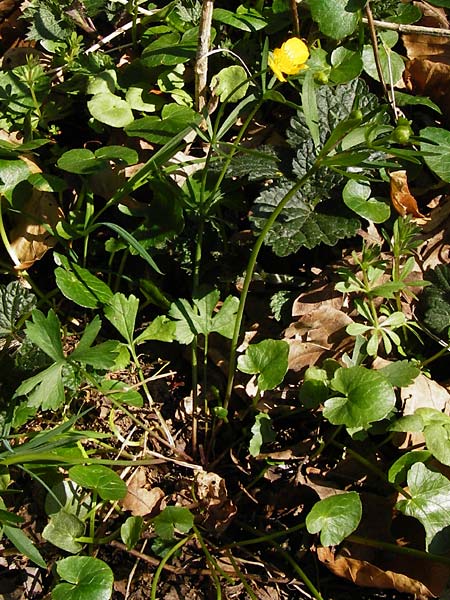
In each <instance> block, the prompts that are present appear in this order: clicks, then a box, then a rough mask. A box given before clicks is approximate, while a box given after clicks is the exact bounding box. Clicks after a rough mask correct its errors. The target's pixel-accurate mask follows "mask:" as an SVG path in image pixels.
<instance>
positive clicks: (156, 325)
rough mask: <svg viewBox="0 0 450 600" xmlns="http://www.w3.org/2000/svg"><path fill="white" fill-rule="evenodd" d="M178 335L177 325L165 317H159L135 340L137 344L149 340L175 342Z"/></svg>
mask: <svg viewBox="0 0 450 600" xmlns="http://www.w3.org/2000/svg"><path fill="white" fill-rule="evenodd" d="M175 334H176V325H175V323H174V322H173V321H172V320H171V319H168V318H167V317H166V316H165V315H159V316H158V317H156V319H154V320H153V321H152V322H151V323H150V325H148V326H147V327H146V328H145V329H144V331H143V332H142V333H141V334H139V335H138V337H137V338H136V339H135V344H143V343H144V342H147V341H149V340H158V341H159V342H173V340H174V339H175Z"/></svg>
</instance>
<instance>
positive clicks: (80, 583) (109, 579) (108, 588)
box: [52, 556, 114, 600]
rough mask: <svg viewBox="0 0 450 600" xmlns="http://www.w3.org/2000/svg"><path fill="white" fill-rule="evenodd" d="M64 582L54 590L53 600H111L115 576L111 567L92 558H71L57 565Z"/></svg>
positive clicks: (60, 561) (64, 559)
mask: <svg viewBox="0 0 450 600" xmlns="http://www.w3.org/2000/svg"><path fill="white" fill-rule="evenodd" d="M56 571H57V572H58V575H59V576H60V577H61V579H63V580H64V581H68V582H69V583H58V585H56V586H55V587H54V588H53V590H52V600H110V598H111V596H112V591H113V583H114V574H113V572H112V571H111V569H110V567H108V565H107V564H106V563H105V562H103V561H102V560H100V559H99V558H93V557H92V556H69V557H68V558H63V559H62V560H59V561H58V562H57V563H56Z"/></svg>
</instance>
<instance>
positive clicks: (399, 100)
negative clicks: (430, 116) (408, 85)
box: [395, 91, 442, 115]
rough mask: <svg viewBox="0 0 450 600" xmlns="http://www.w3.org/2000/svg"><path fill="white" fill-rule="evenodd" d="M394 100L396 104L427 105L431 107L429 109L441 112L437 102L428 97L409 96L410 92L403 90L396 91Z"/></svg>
mask: <svg viewBox="0 0 450 600" xmlns="http://www.w3.org/2000/svg"><path fill="white" fill-rule="evenodd" d="M395 102H396V104H397V106H414V105H417V104H419V105H422V106H428V108H431V110H434V111H436V112H437V113H439V114H440V115H441V114H442V110H441V109H440V108H439V106H438V105H437V104H435V103H434V102H433V101H432V100H430V98H424V97H423V96H411V95H410V94H404V93H403V92H397V91H396V92H395Z"/></svg>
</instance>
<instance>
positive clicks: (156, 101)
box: [125, 87, 167, 113]
mask: <svg viewBox="0 0 450 600" xmlns="http://www.w3.org/2000/svg"><path fill="white" fill-rule="evenodd" d="M125 97H126V100H127V102H128V104H129V105H130V107H131V108H132V109H134V110H140V111H141V112H149V113H153V112H156V111H157V110H160V109H161V108H162V107H163V105H164V103H165V102H166V101H167V100H166V99H165V98H164V97H163V96H162V95H161V96H159V95H157V94H152V93H151V92H147V91H146V90H145V89H144V88H142V87H130V88H128V90H127V93H126V96H125Z"/></svg>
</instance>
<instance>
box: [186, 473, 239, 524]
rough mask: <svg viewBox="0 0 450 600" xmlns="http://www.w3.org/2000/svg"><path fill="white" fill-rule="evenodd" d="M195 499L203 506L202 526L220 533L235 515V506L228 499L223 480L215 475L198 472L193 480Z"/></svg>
mask: <svg viewBox="0 0 450 600" xmlns="http://www.w3.org/2000/svg"><path fill="white" fill-rule="evenodd" d="M195 483H196V497H197V498H198V500H199V501H200V502H201V503H202V504H203V505H204V507H205V509H206V510H205V513H204V521H203V525H204V526H205V527H207V528H209V529H214V530H216V531H218V530H220V531H222V530H223V529H224V528H225V527H227V526H228V525H229V523H230V521H231V519H232V518H233V517H234V515H235V514H236V511H237V509H236V506H235V505H234V503H233V501H232V500H231V499H230V498H229V497H228V492H227V488H226V485H225V480H224V479H223V478H222V477H220V475H217V473H206V472H200V473H199V474H198V475H197V477H196V480H195Z"/></svg>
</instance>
